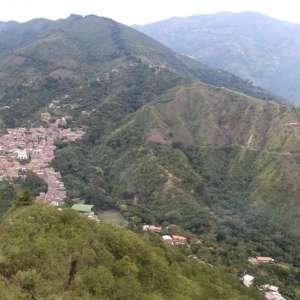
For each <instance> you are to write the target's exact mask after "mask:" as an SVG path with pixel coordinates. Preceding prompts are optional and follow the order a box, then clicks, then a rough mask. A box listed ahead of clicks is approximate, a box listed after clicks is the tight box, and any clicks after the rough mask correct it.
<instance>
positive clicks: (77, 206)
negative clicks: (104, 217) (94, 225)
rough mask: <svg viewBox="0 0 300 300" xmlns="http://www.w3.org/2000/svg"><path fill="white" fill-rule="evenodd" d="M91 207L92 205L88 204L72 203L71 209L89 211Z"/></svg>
mask: <svg viewBox="0 0 300 300" xmlns="http://www.w3.org/2000/svg"><path fill="white" fill-rule="evenodd" d="M93 207H94V205H89V204H74V205H73V206H72V209H74V210H77V211H84V212H90V211H91V210H92V208H93Z"/></svg>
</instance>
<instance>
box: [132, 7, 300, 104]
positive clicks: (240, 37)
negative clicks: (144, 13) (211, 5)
mask: <svg viewBox="0 0 300 300" xmlns="http://www.w3.org/2000/svg"><path fill="white" fill-rule="evenodd" d="M133 28H135V29H138V30H140V31H142V32H144V33H146V34H148V35H150V36H152V37H153V38H156V39H157V40H159V41H160V42H162V43H164V44H165V45H167V46H168V47H171V48H172V49H174V50H175V51H178V52H180V53H184V54H187V55H191V56H193V57H195V58H197V59H199V60H201V61H203V62H205V63H207V64H208V65H211V66H213V67H217V68H221V69H225V70H228V71H230V72H232V73H233V74H235V75H237V76H240V77H241V78H243V79H249V80H251V81H253V82H254V83H255V84H256V85H259V86H262V87H264V88H266V89H269V90H271V91H273V92H274V93H277V94H280V95H281V96H284V97H286V98H288V99H290V100H291V101H294V102H296V103H298V102H297V101H298V100H297V99H298V98H297V94H298V92H297V91H298V90H299V85H298V81H297V78H298V77H297V76H299V75H297V70H296V67H295V66H296V65H297V60H298V52H299V51H298V50H297V49H299V46H300V45H299V36H300V32H299V26H297V24H293V25H292V23H289V25H286V23H285V22H282V21H278V20H276V19H274V18H271V17H268V16H265V15H262V14H260V13H254V12H243V13H230V12H221V13H217V14H214V15H195V16H191V17H187V18H171V19H168V20H164V21H160V22H157V23H155V24H148V25H143V26H133ZM179 39H180V41H179Z"/></svg>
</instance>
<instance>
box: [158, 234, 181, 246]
mask: <svg viewBox="0 0 300 300" xmlns="http://www.w3.org/2000/svg"><path fill="white" fill-rule="evenodd" d="M162 239H163V240H164V242H165V244H166V245H172V246H178V245H187V240H186V238H185V237H183V236H179V235H172V236H170V235H163V236H162Z"/></svg>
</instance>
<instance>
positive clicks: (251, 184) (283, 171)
mask: <svg viewBox="0 0 300 300" xmlns="http://www.w3.org/2000/svg"><path fill="white" fill-rule="evenodd" d="M299 115H300V112H299V110H298V109H296V108H290V107H285V106H281V105H279V104H277V103H271V102H265V101H261V100H257V99H253V98H250V97H246V96H244V95H241V94H238V93H234V92H232V91H227V90H225V89H218V88H214V87H210V86H208V85H205V84H202V83H197V82H195V83H192V84H190V85H187V86H181V87H176V88H173V89H171V90H169V91H167V92H166V93H164V94H163V95H161V96H158V97H157V98H156V99H155V100H154V101H153V102H152V103H150V104H148V105H146V106H144V107H142V108H141V109H140V110H139V111H137V112H136V113H135V114H134V115H133V116H132V117H130V118H129V119H128V120H127V121H125V122H124V123H123V124H122V125H121V126H119V127H117V129H116V130H114V131H112V132H111V133H110V134H109V135H108V136H107V137H106V138H105V140H103V142H102V143H101V145H100V147H99V148H98V149H97V150H96V149H95V152H94V155H95V157H99V161H100V165H102V164H104V165H103V167H104V169H105V170H106V171H107V172H108V173H109V174H111V175H110V176H111V177H110V178H111V180H112V181H113V182H115V183H116V185H115V189H114V190H113V191H114V192H113V195H114V196H115V197H118V198H120V199H122V198H124V195H125V194H126V195H130V196H129V198H130V199H129V200H128V201H129V203H132V202H131V201H133V195H134V194H138V195H139V202H138V203H139V204H141V205H144V204H146V207H148V208H151V207H152V208H153V207H159V208H160V210H161V214H165V213H167V212H169V211H170V210H179V211H180V212H181V213H183V212H184V213H185V214H186V215H187V216H188V215H194V214H195V212H196V211H200V210H201V209H202V207H203V205H205V203H206V201H207V198H206V196H205V195H206V191H205V188H204V187H203V190H202V192H201V187H198V188H200V192H199V193H198V194H197V193H195V190H197V184H198V183H199V184H200V186H201V185H202V184H204V183H205V184H208V185H210V184H211V182H212V180H213V178H214V179H217V178H220V177H224V178H225V181H226V183H225V185H227V188H229V187H230V190H227V191H226V193H229V194H230V193H231V194H232V195H233V194H234V193H235V192H238V193H242V194H245V195H247V196H249V197H250V200H251V202H252V203H253V205H254V206H255V205H259V203H260V201H264V202H266V203H269V204H270V205H271V207H272V211H273V210H274V211H273V212H274V214H275V213H276V212H275V210H277V209H278V208H279V207H280V209H282V210H283V211H285V212H286V213H290V210H291V207H298V206H299V201H298V196H299V191H298V188H297V182H298V181H299V174H298V169H299V157H300V153H299V152H300V151H299V127H298V126H296V125H285V124H286V123H287V122H293V123H294V122H298V119H299ZM176 143H179V144H178V146H179V147H182V148H181V150H180V149H174V145H175V147H176ZM172 146H173V148H172ZM226 147H227V148H228V149H229V150H227V152H228V153H226V151H225V150H224V149H226ZM184 149H198V154H197V155H198V157H199V159H200V160H202V162H201V167H199V165H198V164H197V163H193V161H189V160H188V159H187V157H186V156H185V154H184V152H185V151H186V150H184ZM230 149H231V150H230ZM101 157H102V158H104V159H101ZM195 171H197V172H198V174H197V172H195ZM199 175H200V176H199ZM201 176H206V178H210V179H209V180H207V179H205V180H204V182H203V180H202V179H201ZM125 198H126V196H125ZM141 207H142V206H141Z"/></svg>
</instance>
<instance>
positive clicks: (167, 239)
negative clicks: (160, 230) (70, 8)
mask: <svg viewBox="0 0 300 300" xmlns="http://www.w3.org/2000/svg"><path fill="white" fill-rule="evenodd" d="M162 239H163V240H164V242H165V244H166V245H174V243H173V239H172V238H171V237H170V236H169V235H163V236H162Z"/></svg>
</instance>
